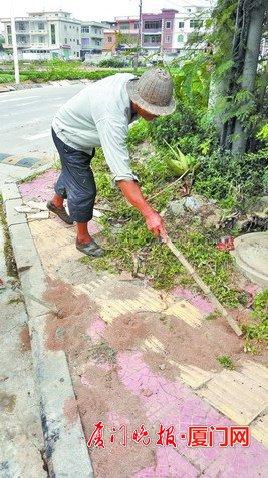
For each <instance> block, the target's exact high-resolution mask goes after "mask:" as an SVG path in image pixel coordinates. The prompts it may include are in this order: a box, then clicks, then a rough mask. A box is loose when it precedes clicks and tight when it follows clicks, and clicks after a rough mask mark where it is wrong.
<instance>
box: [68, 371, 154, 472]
mask: <svg viewBox="0 0 268 478" xmlns="http://www.w3.org/2000/svg"><path fill="white" fill-rule="evenodd" d="M75 390H76V394H77V403H78V408H79V411H80V415H81V419H82V423H83V427H84V431H85V436H86V440H87V441H88V440H89V438H90V436H91V434H92V432H93V431H94V429H95V424H96V423H98V422H99V421H101V422H102V423H103V424H104V434H103V439H104V449H103V448H96V447H95V446H93V447H91V448H90V456H91V459H92V463H93V468H94V476H96V477H97V478H102V477H104V476H110V477H111V478H116V477H118V478H119V477H130V476H132V475H133V473H135V472H137V471H139V470H140V469H142V468H145V467H146V466H149V465H151V464H152V463H154V450H155V446H154V445H152V446H148V447H146V446H143V445H142V444H141V443H140V444H139V443H135V442H133V441H131V440H129V436H130V430H133V431H134V430H135V429H136V428H138V429H139V428H140V425H141V423H143V424H144V426H145V427H147V429H150V427H151V425H150V424H149V422H148V420H147V418H146V416H145V414H144V410H143V407H142V406H141V403H140V400H139V399H138V397H135V396H134V395H133V394H132V393H130V392H129V391H128V390H127V389H126V388H125V387H124V385H123V384H122V383H121V382H120V380H119V377H118V373H117V365H115V364H114V365H110V367H107V365H106V366H105V364H103V366H96V364H93V363H92V365H89V366H88V367H87V369H86V371H85V372H84V373H83V375H82V377H81V381H80V382H77V383H76V384H75ZM120 427H121V429H120ZM124 427H125V429H124ZM124 430H127V432H128V439H127V442H126V445H125V446H124V445H123V444H122V443H123V442H124V433H125V432H124ZM112 435H113V436H114V443H111V442H110V439H111V436H112Z"/></svg>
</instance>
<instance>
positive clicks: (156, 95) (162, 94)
mask: <svg viewBox="0 0 268 478" xmlns="http://www.w3.org/2000/svg"><path fill="white" fill-rule="evenodd" d="M126 88H127V92H128V95H129V98H130V99H131V101H133V103H135V104H136V105H138V106H140V107H141V108H143V109H144V110H145V111H148V112H149V113H152V114H153V115H157V116H166V115H170V114H171V113H173V112H174V111H175V109H176V103H175V99H174V98H173V85H172V79H171V76H170V75H169V73H168V72H167V71H165V70H162V69H161V68H152V69H150V70H148V71H146V72H145V73H143V75H142V76H141V77H140V78H133V79H131V80H129V81H128V82H127V84H126Z"/></svg>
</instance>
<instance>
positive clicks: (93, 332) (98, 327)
mask: <svg viewBox="0 0 268 478" xmlns="http://www.w3.org/2000/svg"><path fill="white" fill-rule="evenodd" d="M105 328H106V323H105V322H104V320H102V319H101V318H100V317H98V316H96V317H95V318H94V319H92V320H91V321H90V324H89V327H88V329H87V334H88V335H89V337H90V338H91V340H92V342H93V344H97V343H98V342H100V340H101V338H102V335H103V332H104V330H105Z"/></svg>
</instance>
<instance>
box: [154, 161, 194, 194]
mask: <svg viewBox="0 0 268 478" xmlns="http://www.w3.org/2000/svg"><path fill="white" fill-rule="evenodd" d="M189 172H190V169H187V171H185V173H183V174H182V175H181V176H180V177H179V178H178V179H176V180H175V181H173V182H172V183H169V184H168V185H167V186H165V187H164V188H163V189H161V190H160V191H158V192H157V193H156V194H153V196H151V197H150V200H152V199H154V198H156V197H157V196H159V195H160V194H162V193H163V192H164V191H166V190H167V189H169V188H171V187H172V186H174V184H177V183H178V182H179V181H181V180H182V179H183V178H184V177H185V176H186V175H187V174H188V173H189Z"/></svg>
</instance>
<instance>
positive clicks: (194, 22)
mask: <svg viewBox="0 0 268 478" xmlns="http://www.w3.org/2000/svg"><path fill="white" fill-rule="evenodd" d="M202 26H203V21H202V20H190V28H201V27H202Z"/></svg>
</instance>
